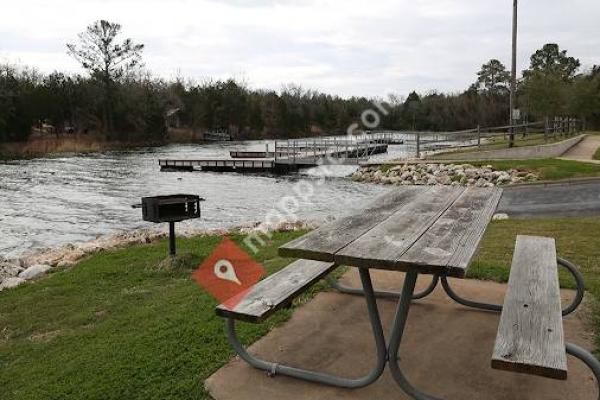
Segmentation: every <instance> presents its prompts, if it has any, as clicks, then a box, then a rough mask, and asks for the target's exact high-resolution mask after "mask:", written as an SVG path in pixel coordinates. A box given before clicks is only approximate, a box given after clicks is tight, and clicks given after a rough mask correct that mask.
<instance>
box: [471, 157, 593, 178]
mask: <svg viewBox="0 0 600 400" xmlns="http://www.w3.org/2000/svg"><path fill="white" fill-rule="evenodd" d="M465 162H467V163H470V164H472V165H492V166H493V167H494V168H496V169H501V170H509V169H512V168H515V169H518V170H523V171H529V172H533V173H535V174H537V175H538V176H539V177H540V179H541V180H549V181H554V180H560V179H572V178H587V177H595V176H600V165H598V164H591V163H584V162H579V161H571V160H559V159H555V158H547V159H540V160H502V161H477V162H473V161H465Z"/></svg>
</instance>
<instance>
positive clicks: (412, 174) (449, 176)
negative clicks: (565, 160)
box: [351, 163, 539, 187]
mask: <svg viewBox="0 0 600 400" xmlns="http://www.w3.org/2000/svg"><path fill="white" fill-rule="evenodd" d="M351 178H352V180H354V181H357V182H372V183H382V184H387V185H390V184H392V185H453V186H457V185H462V186H477V187H491V186H501V185H510V184H514V183H521V182H531V181H536V180H538V179H539V177H538V176H537V175H536V174H534V173H533V172H530V171H520V170H517V169H511V170H508V171H504V170H494V168H493V166H491V165H485V166H480V167H476V166H473V165H470V164H434V163H432V164H426V163H420V164H404V165H397V166H394V167H392V168H388V167H384V166H377V165H375V166H365V167H361V168H360V169H359V170H358V171H356V172H355V173H354V174H352V176H351Z"/></svg>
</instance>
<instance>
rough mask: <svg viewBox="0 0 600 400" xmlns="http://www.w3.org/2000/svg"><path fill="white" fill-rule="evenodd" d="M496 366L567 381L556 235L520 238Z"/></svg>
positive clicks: (505, 308) (493, 360)
mask: <svg viewBox="0 0 600 400" xmlns="http://www.w3.org/2000/svg"><path fill="white" fill-rule="evenodd" d="M492 368H495V369H503V370H508V371H513V372H521V373H526V374H531V375H540V376H544V377H547V378H554V379H567V354H566V349H565V341H564V333H563V320H562V309H561V298H560V286H559V282H558V264H557V261H556V246H555V241H554V239H552V238H545V237H537V236H522V235H520V236H517V242H516V247H515V252H514V255H513V260H512V265H511V269H510V277H509V280H508V289H507V292H506V296H505V298H504V307H503V308H502V314H501V317H500V325H499V327H498V335H497V337H496V343H495V346H494V353H493V356H492Z"/></svg>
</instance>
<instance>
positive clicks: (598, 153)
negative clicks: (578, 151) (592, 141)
mask: <svg viewBox="0 0 600 400" xmlns="http://www.w3.org/2000/svg"><path fill="white" fill-rule="evenodd" d="M592 158H593V159H594V160H600V147H598V148H597V149H596V152H595V153H594V155H593V156H592Z"/></svg>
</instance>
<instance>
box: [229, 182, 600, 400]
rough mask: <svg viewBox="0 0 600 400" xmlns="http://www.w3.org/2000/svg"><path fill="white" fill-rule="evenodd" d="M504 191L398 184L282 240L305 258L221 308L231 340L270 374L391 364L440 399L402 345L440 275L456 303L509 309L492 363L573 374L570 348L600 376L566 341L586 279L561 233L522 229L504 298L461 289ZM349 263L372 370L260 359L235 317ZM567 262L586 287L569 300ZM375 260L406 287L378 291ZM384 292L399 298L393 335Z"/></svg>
mask: <svg viewBox="0 0 600 400" xmlns="http://www.w3.org/2000/svg"><path fill="white" fill-rule="evenodd" d="M501 195H502V190H501V189H499V188H478V187H468V188H466V187H459V186H429V187H423V186H407V187H402V188H397V189H393V190H391V191H390V192H388V193H386V194H385V195H383V196H381V197H379V198H378V199H376V200H375V201H374V202H373V203H372V204H370V205H369V206H368V207H366V208H364V209H362V210H360V211H358V212H356V213H353V214H352V215H349V216H346V217H343V218H340V219H338V220H336V221H334V222H333V223H330V224H328V225H325V226H323V227H321V228H319V229H317V230H315V231H312V232H310V233H308V234H306V235H304V236H302V237H300V238H298V239H296V240H293V241H291V242H289V243H287V244H285V245H284V246H282V247H280V249H279V253H280V255H282V256H285V257H293V258H298V259H299V260H298V261H296V262H294V263H292V264H290V265H289V266H288V267H286V268H285V269H283V270H281V271H280V272H278V273H276V274H273V275H271V276H269V277H267V278H266V279H264V280H263V281H261V282H259V283H258V284H257V285H255V286H254V287H253V288H252V289H251V290H250V291H249V293H248V294H247V295H246V296H245V297H244V299H243V300H242V301H240V302H239V303H238V304H237V305H236V306H235V307H234V308H233V309H229V308H228V307H226V306H225V305H220V306H218V307H217V314H218V315H220V316H223V317H226V318H227V335H228V338H229V341H230V343H231V345H232V346H233V347H234V349H235V350H236V352H237V353H238V354H239V355H240V357H241V358H243V359H244V360H245V361H246V362H248V363H249V364H251V365H252V366H254V367H256V368H259V369H262V370H265V371H267V372H268V373H269V374H270V375H276V374H282V375H287V376H292V377H295V378H299V379H304V380H308V381H312V382H318V383H322V384H327V385H333V386H338V387H345V388H359V387H363V386H366V385H369V384H371V383H373V382H374V381H376V380H377V379H378V378H379V376H380V375H381V374H382V372H383V370H384V369H385V366H386V365H389V367H390V371H391V373H392V375H393V377H394V379H395V380H396V382H397V383H398V385H399V386H400V387H401V388H402V390H403V391H404V392H405V393H407V394H408V395H410V396H411V397H412V398H415V399H426V400H430V399H436V397H432V396H430V395H428V394H426V393H424V392H423V391H421V390H419V389H417V388H415V387H414V386H413V385H412V384H411V383H410V382H409V381H408V380H407V379H406V377H405V376H404V374H403V372H402V369H401V366H400V362H399V355H398V350H399V347H400V344H401V342H402V336H403V334H404V328H405V326H406V324H407V321H408V314H409V309H410V306H411V303H412V302H413V301H416V300H418V299H421V298H424V297H426V296H427V295H429V294H430V293H432V292H433V290H434V289H435V288H436V286H437V284H438V282H439V281H441V283H442V287H443V289H444V290H445V291H446V293H447V294H448V296H449V297H450V298H452V299H453V300H455V301H456V302H458V303H460V304H462V305H464V306H468V307H474V308H478V309H483V310H487V311H496V312H502V315H501V318H500V323H499V330H498V336H497V339H496V345H495V348H494V353H493V356H492V360H491V365H492V367H493V368H497V369H505V370H510V371H515V372H522V373H528V374H535V375H541V376H545V377H549V378H555V379H566V375H567V368H566V354H571V355H574V356H576V357H578V358H579V359H581V360H582V361H583V362H584V363H586V364H587V365H588V366H589V367H590V368H591V369H592V371H593V372H594V375H595V376H596V378H597V380H599V381H600V379H599V378H600V363H598V361H597V360H596V359H595V358H594V357H593V356H592V355H591V354H590V353H588V352H587V351H586V350H584V349H582V348H580V347H578V346H575V345H572V344H568V343H567V344H565V342H564V338H563V331H562V317H563V316H565V315H568V314H569V313H571V312H573V311H574V310H575V309H576V308H577V306H578V305H579V304H580V303H581V300H582V298H583V293H584V285H583V278H582V277H581V274H580V273H579V271H578V270H577V268H576V267H575V266H574V265H573V264H571V263H569V262H568V261H566V260H564V259H561V258H558V257H557V256H556V249H555V243H554V239H552V238H540V237H532V236H519V237H518V238H517V243H516V249H515V254H514V256H513V263H512V266H511V276H510V280H509V285H508V291H507V295H506V298H505V302H504V306H503V305H496V304H486V303H482V302H476V301H472V300H468V299H464V298H462V297H461V296H459V295H458V294H457V293H456V292H454V290H453V289H452V287H451V285H450V281H449V280H448V277H454V278H464V277H465V275H466V273H467V269H468V266H469V263H470V262H471V259H472V258H473V256H474V254H475V252H476V251H477V248H478V246H479V243H480V241H481V239H482V237H483V234H484V232H485V229H486V227H487V225H488V224H489V222H490V220H491V218H492V216H493V214H494V212H495V210H496V207H497V205H498V202H499V200H500V197H501ZM341 265H345V266H352V267H356V268H358V271H359V275H360V278H361V283H362V289H359V288H348V287H345V286H342V285H340V284H338V283H337V282H336V281H335V280H333V279H332V278H329V280H330V282H331V284H332V286H333V287H334V288H336V289H338V290H339V291H340V292H342V293H348V294H354V295H364V297H365V300H366V303H367V310H368V315H369V318H370V322H371V327H372V330H373V337H374V341H375V347H376V363H375V366H374V367H373V369H372V371H371V372H370V373H369V374H367V375H366V376H364V377H361V378H358V379H349V378H343V377H338V376H332V375H329V374H325V373H321V372H315V371H310V370H305V369H301V368H296V367H292V366H286V365H281V364H277V363H272V362H268V361H264V360H260V359H258V358H256V357H254V356H253V355H251V354H249V353H248V352H247V351H246V350H245V348H244V347H243V346H242V344H241V343H240V342H239V340H238V338H237V336H236V333H235V320H236V319H238V320H244V321H248V322H255V323H257V322H261V321H263V320H264V319H265V318H267V317H269V316H270V315H272V314H273V313H274V312H275V311H277V310H278V309H280V308H281V307H284V306H286V305H288V304H290V302H291V301H292V300H293V299H294V298H295V297H297V296H298V295H299V294H301V293H303V292H304V291H305V290H306V289H307V288H308V287H310V286H311V285H312V284H313V283H315V282H316V281H318V280H320V279H322V278H325V277H328V276H329V273H330V272H331V271H333V270H334V269H335V268H337V267H338V266H341ZM559 265H560V266H563V267H565V268H567V270H568V271H569V272H571V273H572V274H573V276H574V277H575V280H576V283H577V294H576V296H575V298H574V299H573V301H572V302H571V304H569V305H568V306H567V307H565V308H564V309H561V303H560V291H559V285H558V272H557V267H558V266H559ZM372 269H383V270H390V271H398V272H404V273H405V279H404V283H403V288H402V290H401V291H400V292H383V291H376V290H374V288H373V285H372V282H371V275H370V270H372ZM419 274H424V275H430V276H431V277H432V278H431V284H430V285H429V286H428V287H427V288H426V289H425V290H423V291H422V292H419V293H415V284H416V281H417V277H418V276H419ZM377 297H386V298H397V299H398V305H397V310H396V314H395V317H394V321H393V324H392V329H391V332H390V335H389V336H388V343H387V344H386V341H385V337H384V334H383V328H382V324H381V320H380V316H379V312H378V308H377V301H376V298H377ZM440 334H443V333H440Z"/></svg>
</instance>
